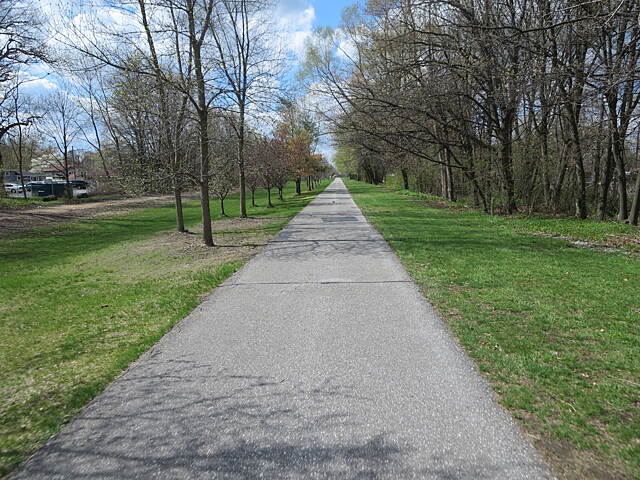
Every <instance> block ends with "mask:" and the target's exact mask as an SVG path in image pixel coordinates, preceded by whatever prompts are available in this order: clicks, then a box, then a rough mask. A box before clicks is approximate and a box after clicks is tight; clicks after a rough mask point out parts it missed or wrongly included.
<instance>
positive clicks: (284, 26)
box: [274, 0, 316, 60]
mask: <svg viewBox="0 0 640 480" xmlns="http://www.w3.org/2000/svg"><path fill="white" fill-rule="evenodd" d="M274 14H275V15H276V20H277V22H278V24H279V26H280V29H281V30H282V32H283V34H284V36H285V39H284V42H285V46H286V48H287V50H288V51H289V52H290V53H291V54H293V55H294V56H295V57H296V59H297V60H301V59H302V57H303V56H304V49H305V42H306V40H307V38H309V37H310V36H311V33H312V32H313V22H314V20H315V18H316V11H315V9H314V8H313V6H311V5H310V4H309V2H307V1H305V0H281V1H280V2H279V3H278V6H277V7H276V9H275V12H274Z"/></svg>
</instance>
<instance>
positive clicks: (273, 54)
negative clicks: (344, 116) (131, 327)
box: [0, 0, 328, 245]
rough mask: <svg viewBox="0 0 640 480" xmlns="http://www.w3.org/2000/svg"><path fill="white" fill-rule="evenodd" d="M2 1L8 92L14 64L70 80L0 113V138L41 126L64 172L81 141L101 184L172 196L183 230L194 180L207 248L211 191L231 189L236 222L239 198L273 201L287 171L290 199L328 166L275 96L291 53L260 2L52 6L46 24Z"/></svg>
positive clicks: (169, 0) (291, 105) (293, 111)
mask: <svg viewBox="0 0 640 480" xmlns="http://www.w3.org/2000/svg"><path fill="white" fill-rule="evenodd" d="M0 7H3V8H2V10H3V11H4V12H6V13H5V18H9V19H11V22H13V24H15V26H14V27H13V30H12V29H11V28H4V27H3V25H2V24H0V28H2V29H3V30H2V31H3V33H4V32H6V38H7V44H6V45H5V50H10V47H12V46H15V48H16V49H17V50H18V51H19V52H21V53H17V54H16V56H15V58H13V57H10V56H9V59H10V60H11V62H12V63H11V62H9V63H8V64H7V68H6V71H7V73H6V75H5V76H4V77H2V76H0V88H1V89H2V91H3V93H4V94H5V96H6V98H7V99H11V98H17V97H18V95H17V92H18V90H19V86H20V85H21V84H22V83H24V81H25V80H24V77H23V76H21V73H20V70H21V68H22V67H24V66H26V65H28V64H30V63H33V62H47V63H49V64H51V65H54V66H55V68H56V70H57V71H58V72H60V73H61V74H62V75H63V76H64V77H65V78H66V79H67V80H68V82H67V83H66V84H65V85H64V86H63V90H64V91H61V92H56V93H55V94H52V95H51V96H49V98H48V100H47V101H38V102H37V104H38V106H37V108H36V106H35V103H34V102H31V103H30V105H31V106H29V107H26V106H24V107H20V108H18V107H17V106H16V105H17V104H15V105H14V107H15V108H12V109H4V110H3V122H4V123H3V124H2V125H3V128H6V132H5V131H3V130H0V134H2V135H4V134H5V133H8V132H9V131H12V132H14V133H15V134H20V132H21V131H22V130H21V129H22V128H23V127H24V128H27V127H29V126H33V125H36V126H38V131H39V132H41V133H46V135H45V136H44V137H42V138H45V137H46V138H48V139H49V140H50V142H49V143H50V144H51V145H52V147H55V149H56V150H57V152H56V153H57V154H58V155H57V158H59V159H60V162H61V164H62V165H63V168H62V170H63V171H64V172H65V176H66V177H67V178H68V176H69V162H68V158H69V150H70V149H71V148H72V146H73V144H74V142H76V141H77V140H78V139H81V140H82V142H83V143H85V144H89V145H90V146H91V147H92V148H93V150H95V155H96V156H97V157H98V158H99V163H100V165H101V166H102V168H101V169H102V172H103V176H104V177H105V178H108V179H112V180H114V181H117V182H119V183H120V184H121V185H122V186H124V187H125V188H129V189H131V190H134V191H154V192H169V191H170V192H173V195H174V197H175V206H176V219H177V228H178V230H180V231H184V221H183V215H182V194H183V192H184V191H185V190H187V189H193V187H194V186H195V187H197V188H198V189H199V191H200V202H201V211H202V221H203V240H204V242H205V243H206V244H207V245H213V238H212V232H211V213H210V205H209V199H210V197H211V196H216V197H218V198H219V199H220V201H221V202H222V204H223V208H224V199H225V198H226V197H227V195H228V194H229V193H230V192H231V191H233V190H235V189H237V190H238V191H239V192H240V213H241V216H243V217H246V216H247V192H249V191H250V192H251V193H252V197H251V198H252V202H253V198H254V197H253V193H254V192H255V189H256V188H258V187H262V186H264V187H265V188H267V190H268V191H269V192H271V190H272V189H278V190H279V192H280V196H281V197H282V188H283V186H284V183H285V182H286V181H287V180H289V179H295V180H296V185H297V191H298V193H300V192H301V182H302V181H303V179H305V178H306V179H307V183H308V187H309V188H311V187H312V183H313V182H314V181H315V179H316V178H318V177H319V176H322V175H326V174H327V172H328V165H327V164H326V162H325V161H324V160H323V159H322V158H321V157H320V156H318V155H316V154H315V147H316V142H317V138H318V131H317V127H316V125H315V123H314V122H313V121H312V120H311V118H310V117H309V115H307V114H305V113H304V111H303V109H302V108H301V107H300V106H299V105H298V104H297V103H296V102H291V101H288V100H283V99H282V97H283V92H282V88H281V86H280V85H281V82H280V74H281V73H282V71H283V68H284V67H285V66H286V64H287V61H288V58H287V54H286V50H285V49H284V48H283V46H282V45H280V44H279V43H278V40H277V39H278V35H277V33H278V32H277V29H276V28H275V27H274V23H273V22H272V21H271V19H272V17H273V15H272V12H273V7H274V5H272V4H271V3H270V2H269V1H267V0H123V1H120V2H104V3H102V2H90V3H87V4H83V5H75V4H74V5H72V6H70V8H69V9H68V11H67V10H66V9H61V11H60V12H59V15H57V16H52V17H51V18H49V19H48V22H47V23H46V24H45V22H43V21H42V18H39V17H38V15H37V14H36V12H35V10H34V9H33V8H30V7H28V6H27V4H26V3H24V2H22V1H20V0H0ZM13 24H12V25H13ZM3 38H5V37H3ZM45 40H46V41H45ZM29 42H31V43H29ZM52 45H53V46H54V47H53V48H52V47H51V46H52ZM27 47H29V48H27ZM2 72H3V70H2V69H1V68H0V74H2ZM9 85H16V87H15V88H13V89H12V88H10V87H9ZM9 103H11V102H7V105H9ZM14 103H15V102H14ZM25 105H26V104H25ZM5 114H6V115H5ZM5 117H6V119H9V118H10V117H16V118H17V117H19V120H18V121H13V122H11V121H8V120H6V119H5ZM5 140H6V139H5V138H3V137H2V136H1V135H0V142H3V141H4V143H7V142H6V141H5ZM25 145H26V143H25ZM20 165H21V168H22V166H23V162H20ZM1 167H2V164H1V163H0V168H1ZM269 204H271V200H269Z"/></svg>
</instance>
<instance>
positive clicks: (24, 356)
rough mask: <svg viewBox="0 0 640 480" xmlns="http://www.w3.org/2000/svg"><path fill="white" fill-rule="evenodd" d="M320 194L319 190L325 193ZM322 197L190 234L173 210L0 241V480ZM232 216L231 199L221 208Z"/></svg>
mask: <svg viewBox="0 0 640 480" xmlns="http://www.w3.org/2000/svg"><path fill="white" fill-rule="evenodd" d="M325 185H326V183H325V184H323V185H321V187H324V186H325ZM320 190H322V188H318V189H317V190H316V191H315V192H312V193H308V194H303V195H302V196H301V197H295V195H294V191H293V185H291V186H289V187H288V188H287V189H286V195H287V196H286V201H285V202H278V201H276V202H275V204H276V207H275V208H265V207H264V205H265V204H266V194H265V193H264V192H257V195H256V199H257V203H258V204H259V205H263V207H258V208H250V215H251V217H252V218H249V219H237V218H233V219H225V220H218V219H220V212H219V207H218V204H217V202H212V206H214V209H213V212H212V214H213V217H214V218H215V219H216V220H218V221H216V222H214V224H213V226H214V238H215V240H216V242H217V243H219V244H223V245H224V246H225V247H224V248H206V247H204V246H203V245H202V243H201V242H200V238H199V236H198V235H197V230H198V227H197V226H196V227H193V226H194V225H197V223H198V221H199V207H198V203H197V202H193V201H192V202H187V203H186V205H185V211H184V213H185V219H186V223H187V224H188V225H189V226H190V230H193V233H191V234H178V233H177V232H173V231H171V230H170V229H171V228H173V226H174V224H175V221H174V211H173V208H172V207H170V206H169V207H158V208H149V209H144V210H138V211H135V212H133V213H128V214H123V215H117V216H112V217H101V218H99V219H93V220H87V221H78V222H67V223H65V224H61V225H59V226H56V227H53V228H47V229H38V230H34V231H31V232H24V233H21V234H18V235H13V236H10V237H7V238H4V239H3V240H2V242H0V319H1V320H0V398H2V402H0V475H3V474H6V473H8V472H10V471H11V470H12V469H13V468H15V466H16V465H17V464H18V463H19V462H20V461H21V460H23V459H24V458H25V456H26V455H28V454H29V453H30V452H32V451H33V450H34V449H35V448H37V447H38V446H39V445H41V444H42V443H43V442H45V441H46V440H47V439H48V438H49V437H50V436H51V435H52V434H53V433H55V432H56V431H58V430H59V429H60V428H61V426H62V425H63V424H64V423H65V422H67V421H68V420H69V419H71V418H72V417H73V415H74V414H76V413H77V412H78V411H79V410H80V409H81V408H82V407H83V406H84V405H85V404H86V403H87V402H88V401H89V400H90V399H91V398H93V397H94V396H95V395H96V394H98V393H99V392H100V391H102V390H103V388H104V387H105V386H106V385H107V384H108V383H109V382H110V381H111V380H113V378H114V377H115V376H116V375H118V374H119V373H120V372H121V371H122V370H123V369H124V368H126V367H127V365H129V363H131V362H132V361H133V360H135V359H136V358H137V357H138V356H139V355H140V354H141V353H143V352H144V351H146V350H147V349H148V348H149V347H150V346H151V345H152V344H153V343H155V342H156V341H157V340H158V339H159V338H160V337H161V336H162V335H163V334H164V333H166V332H167V331H168V330H169V329H170V328H171V327H172V326H173V325H174V324H175V323H176V322H177V321H179V320H180V319H181V318H183V317H184V316H185V315H187V314H188V313H189V312H190V311H191V310H192V309H193V308H194V307H195V306H196V305H197V304H198V303H199V302H200V301H201V299H202V296H203V295H204V294H206V293H208V292H209V291H210V290H211V289H212V288H214V287H215V286H216V285H218V284H220V283H221V282H222V281H223V280H224V279H225V278H227V277H228V276H229V275H231V274H232V273H233V272H234V271H236V270H237V269H238V268H239V267H240V266H241V265H242V264H243V263H244V262H246V260H247V259H248V258H250V257H251V256H252V255H253V254H255V253H256V252H257V251H258V249H259V247H258V246H259V245H260V244H264V242H265V241H267V240H268V239H269V238H270V237H271V236H273V235H274V234H275V233H277V232H278V231H279V230H280V229H281V228H282V227H283V225H284V224H285V223H286V222H287V221H288V220H289V219H290V218H291V217H292V216H293V215H295V214H296V213H297V212H298V211H299V210H300V209H301V208H302V207H304V206H305V205H306V204H307V203H308V202H309V201H310V200H311V199H312V198H313V197H314V196H315V195H316V194H317V193H318V192H319V191H320ZM225 207H226V208H225V209H226V210H227V214H229V215H231V216H236V215H237V214H238V202H237V196H233V197H231V198H229V199H228V201H227V203H226V204H225Z"/></svg>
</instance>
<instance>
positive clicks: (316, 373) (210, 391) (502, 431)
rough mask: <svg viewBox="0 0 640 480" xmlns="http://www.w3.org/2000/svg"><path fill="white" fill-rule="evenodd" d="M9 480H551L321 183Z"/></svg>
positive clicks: (358, 219)
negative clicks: (265, 242) (262, 245)
mask: <svg viewBox="0 0 640 480" xmlns="http://www.w3.org/2000/svg"><path fill="white" fill-rule="evenodd" d="M12 478H14V479H27V478H28V479H44V478H47V479H53V478H72V479H84V478H114V479H133V478H153V479H211V478H332V479H333V478H335V479H364V478H398V479H401V478H427V479H509V480H514V479H543V478H551V476H550V474H549V473H548V470H547V468H546V466H545V465H544V464H543V462H542V461H541V460H540V458H539V457H538V456H537V454H536V452H535V450H534V449H533V447H532V446H531V444H530V442H529V440H528V439H527V438H526V437H525V436H524V435H523V434H522V433H521V432H520V431H519V430H518V428H517V426H516V425H515V423H514V421H513V420H512V419H511V418H510V416H509V415H508V414H507V413H506V412H505V411H504V410H503V409H502V408H501V407H500V406H499V405H498V404H496V402H495V401H494V399H493V395H492V393H491V390H490V389H489V387H488V386H487V385H486V383H485V382H484V381H483V380H482V378H481V377H480V375H479V374H478V372H477V371H476V370H475V368H474V366H473V364H472V363H471V361H470V360H469V359H468V358H467V357H466V356H465V354H464V352H463V351H462V350H461V349H460V347H459V346H458V345H457V344H456V343H455V341H454V340H453V339H452V337H451V335H450V333H449V332H448V330H447V328H446V327H445V326H444V324H443V323H442V321H441V320H440V319H439V318H438V316H437V314H436V312H435V311H434V309H433V308H432V307H431V306H430V304H429V303H428V302H427V301H426V300H425V299H424V298H423V297H422V295H421V293H420V292H419V290H418V289H417V287H416V286H415V285H414V284H413V283H412V282H411V280H410V279H409V277H408V276H407V273H406V272H405V270H404V268H403V267H402V265H401V264H400V262H399V261H398V259H397V258H396V256H395V255H394V254H393V252H392V251H391V250H390V248H389V246H388V245H387V243H386V242H385V241H384V239H383V238H382V237H381V236H380V234H378V233H377V231H376V230H375V229H374V228H372V227H371V226H370V225H369V223H368V222H367V221H366V220H365V218H364V217H363V215H362V213H361V212H360V210H359V209H358V207H357V206H356V205H355V203H354V202H353V200H352V198H351V196H350V195H349V193H348V192H347V190H346V189H345V187H344V184H343V183H342V181H341V180H339V179H337V180H335V181H334V182H333V183H332V184H331V186H330V187H329V188H328V189H327V190H326V191H325V192H324V193H323V194H321V195H319V196H318V197H317V198H316V199H315V200H314V201H313V202H312V203H311V204H310V205H309V206H307V207H306V208H305V209H304V210H303V211H302V212H301V213H300V214H298V215H297V216H296V217H295V218H294V219H293V220H292V221H291V222H290V223H289V224H288V225H287V227H286V228H285V229H284V230H283V231H282V232H281V233H280V234H279V235H278V236H277V237H276V238H275V239H274V240H273V241H272V242H271V244H270V245H269V246H268V247H267V248H266V249H265V250H264V251H263V252H262V253H261V254H259V255H258V256H256V257H255V258H254V259H252V260H251V261H250V262H249V263H248V264H247V265H246V266H245V267H244V268H243V269H242V270H240V271H239V272H237V273H236V274H235V275H234V276H233V277H231V278H230V279H229V280H228V281H227V282H225V284H223V286H221V287H219V288H217V289H216V290H215V291H214V292H213V293H212V294H211V295H210V296H209V297H208V299H207V300H206V301H205V302H204V303H203V304H201V305H200V306H199V307H198V308H197V309H196V310H195V311H194V312H193V313H192V314H191V315H189V316H188V317H187V318H186V319H184V320H183V321H182V322H181V323H180V324H178V325H177V326H176V328H174V329H173V330H172V331H171V332H170V333H169V334H167V335H166V336H165V337H164V338H163V339H162V340H161V341H160V342H159V343H158V344H157V345H156V346H155V347H153V348H152V349H151V350H150V351H149V352H147V353H146V354H145V355H143V356H142V357H141V358H140V360H139V361H138V362H136V363H135V364H134V365H132V366H131V368H129V369H128V370H127V371H126V372H125V373H124V374H123V375H122V376H121V377H119V378H118V379H117V380H116V381H115V382H114V383H113V384H111V385H110V386H109V387H108V388H107V389H106V390H105V391H104V392H103V393H102V394H101V395H99V396H98V397H97V398H96V399H95V400H94V401H93V402H92V403H91V404H89V405H88V406H87V407H86V408H85V409H84V410H83V411H82V413H81V414H80V415H78V416H77V417H76V418H75V419H74V420H73V421H72V422H71V423H70V424H69V425H67V426H66V427H65V428H64V429H63V430H62V431H61V432H60V433H59V434H58V435H57V436H55V437H54V438H53V439H51V441H49V443H48V444H47V445H45V446H44V447H43V448H42V449H40V450H39V451H38V452H37V453H36V454H35V455H34V456H33V457H32V458H31V459H29V460H28V461H27V462H26V463H25V464H23V466H22V467H21V468H20V469H19V471H18V472H17V473H16V474H15V475H14V476H13V477H12Z"/></svg>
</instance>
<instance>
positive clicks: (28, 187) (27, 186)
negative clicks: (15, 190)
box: [24, 182, 44, 192]
mask: <svg viewBox="0 0 640 480" xmlns="http://www.w3.org/2000/svg"><path fill="white" fill-rule="evenodd" d="M34 185H44V182H29V183H27V184H26V185H25V186H24V188H26V189H27V192H30V191H31V190H32V188H33V186H34Z"/></svg>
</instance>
